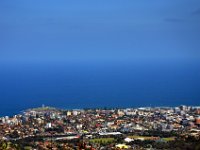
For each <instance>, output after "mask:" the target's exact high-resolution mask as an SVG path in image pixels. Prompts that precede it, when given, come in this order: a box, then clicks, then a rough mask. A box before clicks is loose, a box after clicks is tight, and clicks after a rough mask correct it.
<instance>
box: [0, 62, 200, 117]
mask: <svg viewBox="0 0 200 150" xmlns="http://www.w3.org/2000/svg"><path fill="white" fill-rule="evenodd" d="M197 64H199V63H186V62H185V63H175V64H174V63H173V62H171V63H158V62H157V63H155V62H154V63H130V62H126V63H120V62H118V63H116V62H115V63H110V62H105V63H89V62H84V63H78V62H77V63H72V62H71V63H34V64H33V63H27V64H25V63H21V64H19V63H18V64H1V65H0V68H1V73H0V102H1V105H0V116H4V115H13V114H17V113H19V112H20V111H22V110H24V109H27V108H32V107H38V106H41V105H42V104H44V105H48V106H54V107H60V108H91V107H93V108H94V107H139V106H176V105H181V104H186V105H199V100H200V78H199V77H200V67H199V65H197Z"/></svg>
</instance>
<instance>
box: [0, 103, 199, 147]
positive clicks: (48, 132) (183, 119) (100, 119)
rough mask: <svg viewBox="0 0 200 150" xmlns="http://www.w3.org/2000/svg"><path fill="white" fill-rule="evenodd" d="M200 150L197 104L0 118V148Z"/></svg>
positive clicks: (39, 110)
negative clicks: (195, 105)
mask: <svg viewBox="0 0 200 150" xmlns="http://www.w3.org/2000/svg"><path fill="white" fill-rule="evenodd" d="M4 149H5V150H23V149H25V150H48V149H53V150H121V149H149V150H151V149H177V150H178V149H180V150H184V149H188V150H190V149H191V150H198V149H200V107H190V106H184V105H182V106H180V107H173V108H172V107H144V108H126V109H119V108H113V109H110V108H104V109H102V108H101V109H72V110H63V109H56V108H52V107H44V106H43V107H41V108H34V109H29V110H26V111H24V112H23V113H21V114H18V115H15V116H12V117H9V116H5V117H1V118H0V150H4Z"/></svg>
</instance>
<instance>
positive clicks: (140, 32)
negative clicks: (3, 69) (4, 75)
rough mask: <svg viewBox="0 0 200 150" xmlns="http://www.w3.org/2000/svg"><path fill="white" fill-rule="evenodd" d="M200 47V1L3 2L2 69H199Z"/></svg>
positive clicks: (0, 26)
mask: <svg viewBox="0 0 200 150" xmlns="http://www.w3.org/2000/svg"><path fill="white" fill-rule="evenodd" d="M199 47H200V1H199V0H167V1H161V0H152V1H149V0H143V1H141V0H140V1H133V0H127V1H123V0H109V1H108V0H101V1H94V0H84V1H66V0H58V1H53V0H42V1H41V0H29V1H27V0H19V1H8V0H1V1H0V63H17V62H22V63H25V62H33V63H36V62H39V63H44V62H60V61H62V62H68V61H75V62H78V61H89V62H91V63H93V62H96V61H98V62H104V61H121V62H123V61H139V62H146V61H155V60H159V61H164V62H168V61H171V60H176V61H177V60H178V61H179V60H180V61H184V62H186V61H189V62H190V61H196V63H199V62H198V60H200V49H199Z"/></svg>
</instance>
